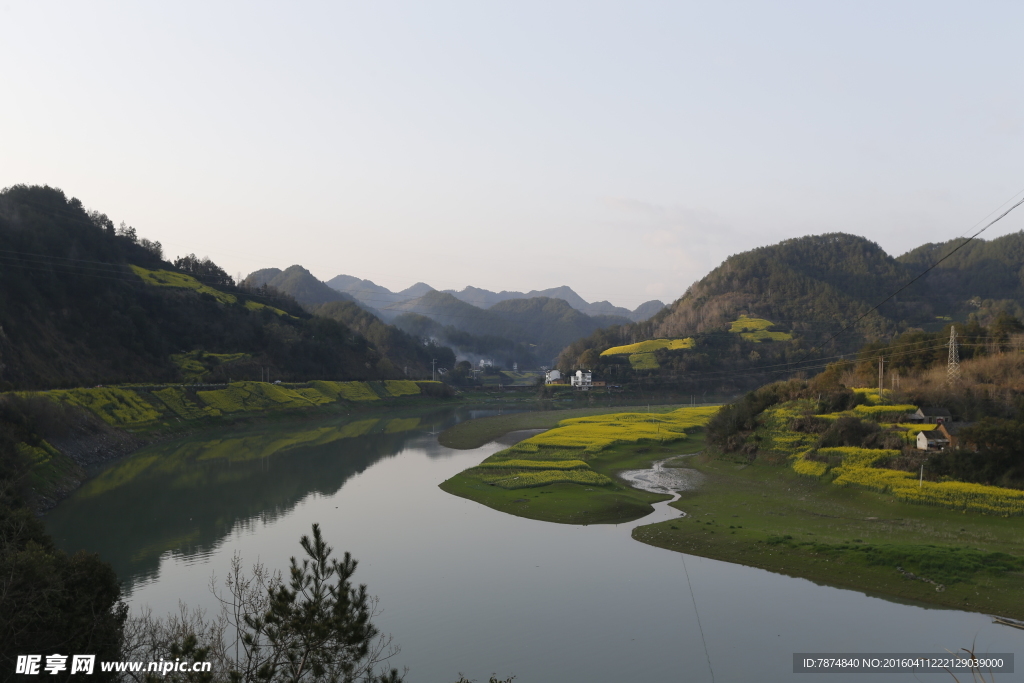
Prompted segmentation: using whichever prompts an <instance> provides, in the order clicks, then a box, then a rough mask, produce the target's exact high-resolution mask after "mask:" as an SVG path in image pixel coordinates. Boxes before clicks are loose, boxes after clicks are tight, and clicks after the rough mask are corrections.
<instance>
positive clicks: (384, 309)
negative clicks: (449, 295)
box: [327, 275, 433, 320]
mask: <svg viewBox="0 0 1024 683" xmlns="http://www.w3.org/2000/svg"><path fill="white" fill-rule="evenodd" d="M327 286H328V287H330V288H331V289H333V290H335V291H338V292H344V293H345V294H349V295H351V296H352V297H353V298H355V299H356V300H357V301H361V302H362V303H364V304H365V305H367V306H370V307H372V308H374V309H376V310H377V311H379V312H380V315H381V317H382V318H383V319H385V320H391V319H392V318H394V317H395V314H393V313H391V312H390V311H389V307H390V306H391V305H392V304H397V303H399V302H402V301H408V300H410V299H415V298H418V297H421V296H423V295H424V294H426V293H427V292H428V291H433V288H432V287H430V285H426V284H423V283H422V282H418V283H416V284H415V285H413V286H412V287H409V288H407V289H406V290H404V291H402V292H392V291H391V290H390V289H388V288H387V287H382V286H381V285H378V284H376V283H374V282H372V281H370V280H360V279H359V278H356V277H352V276H351V275H338V276H337V277H334V278H332V279H330V280H328V281H327Z"/></svg>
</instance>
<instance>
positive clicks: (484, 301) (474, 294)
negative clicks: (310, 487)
mask: <svg viewBox="0 0 1024 683" xmlns="http://www.w3.org/2000/svg"><path fill="white" fill-rule="evenodd" d="M257 272H262V271H257ZM327 285H328V286H329V287H331V288H332V289H334V290H336V291H339V292H345V293H347V294H351V295H352V296H353V297H355V298H356V299H358V300H359V301H362V302H363V303H364V304H366V305H367V306H371V307H374V308H376V309H377V310H378V311H379V315H380V316H381V317H384V318H385V319H388V320H391V319H393V318H394V317H395V316H396V315H397V313H395V312H394V311H395V310H397V309H395V308H394V307H393V304H397V303H401V302H406V301H410V300H412V299H418V298H420V297H422V296H423V295H425V294H427V293H428V292H433V291H436V290H435V289H434V288H433V287H431V286H430V285H428V284H426V283H424V282H417V283H416V284H414V285H413V286H412V287H408V288H406V289H404V290H402V291H401V292H392V291H391V290H390V289H388V288H387V287H382V286H381V285H378V284H376V283H374V282H372V281H370V280H360V279H359V278H356V277H352V276H351V275H338V276H337V277H335V278H333V279H331V280H328V281H327ZM444 293H445V294H451V295H452V296H454V297H455V298H456V299H459V300H460V301H462V302H464V303H467V304H470V305H471V306H475V307H476V308H490V307H492V306H494V305H495V304H497V303H500V302H502V301H508V300H509V299H536V298H547V299H561V300H562V301H565V302H566V303H568V304H569V305H570V306H571V307H572V308H575V309H576V310H577V311H580V312H581V313H586V314H587V315H589V316H599V315H606V316H614V317H617V318H628V319H629V320H633V321H636V322H638V321H641V320H646V319H647V318H649V317H651V316H652V315H654V313H656V312H657V311H658V310H660V309H661V308H664V306H665V304H663V303H661V302H660V301H648V302H647V303H644V304H641V305H640V307H639V308H637V309H636V310H635V311H630V310H629V309H627V308H622V307H620V306H614V305H612V304H611V303H609V302H607V301H598V302H595V303H589V302H587V301H586V300H584V299H583V297H581V296H580V295H579V294H577V293H576V292H574V291H573V290H572V288H570V287H567V286H565V285H563V286H561V287H552V288H551V289H542V290H536V289H535V290H532V291H530V292H527V293H525V294H524V293H523V292H509V291H501V292H492V291H490V290H487V289H481V288H479V287H473V286H468V287H466V288H465V289H463V290H462V291H456V290H454V289H446V290H444ZM300 301H301V299H300ZM655 307H657V308H655Z"/></svg>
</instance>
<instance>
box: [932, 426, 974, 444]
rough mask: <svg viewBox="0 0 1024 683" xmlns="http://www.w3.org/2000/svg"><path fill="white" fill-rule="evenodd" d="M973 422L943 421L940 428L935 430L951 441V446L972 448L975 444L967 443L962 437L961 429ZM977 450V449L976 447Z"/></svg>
mask: <svg viewBox="0 0 1024 683" xmlns="http://www.w3.org/2000/svg"><path fill="white" fill-rule="evenodd" d="M973 424H974V423H973V422H942V423H940V424H939V427H938V429H936V430H935V431H937V432H941V433H942V435H943V436H944V437H945V438H946V440H948V441H949V447H950V448H972V449H974V448H973V447H974V444H969V443H965V442H964V441H963V440H962V439H961V438H960V431H961V430H962V429H963V428H964V427H970V426H971V425H973ZM974 450H976V449H974Z"/></svg>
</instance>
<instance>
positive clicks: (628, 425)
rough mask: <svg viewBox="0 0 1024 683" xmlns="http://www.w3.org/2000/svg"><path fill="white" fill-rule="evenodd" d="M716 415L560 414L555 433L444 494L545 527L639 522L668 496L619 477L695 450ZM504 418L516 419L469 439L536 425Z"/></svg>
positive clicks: (516, 449) (454, 483)
mask: <svg viewBox="0 0 1024 683" xmlns="http://www.w3.org/2000/svg"><path fill="white" fill-rule="evenodd" d="M614 410H618V411H621V410H622V409H621V408H617V409H614ZM713 411H714V409H706V408H705V409H701V408H695V409H694V408H683V409H679V410H676V411H672V412H661V413H657V412H653V411H652V412H651V413H649V414H648V413H646V412H644V413H622V412H617V413H614V414H611V415H609V414H598V415H590V416H577V417H572V418H567V417H566V413H565V412H559V413H556V414H555V416H554V417H558V418H560V420H559V422H558V425H559V426H558V427H557V428H554V429H551V430H549V431H547V432H544V433H543V434H539V435H537V436H535V437H533V438H530V439H527V440H525V441H522V442H520V443H518V444H516V445H515V446H512V447H511V448H507V449H505V450H503V451H500V452H499V453H496V454H494V455H492V456H491V457H489V458H487V459H486V460H484V461H483V462H482V463H480V465H478V466H477V467H472V468H470V469H468V470H465V471H464V472H460V473H459V474H457V475H456V476H454V477H452V478H451V479H449V480H447V481H445V482H443V483H442V484H441V489H442V490H444V491H446V492H448V493H451V494H453V495H457V496H461V497H463V498H469V499H470V500H474V501H476V502H478V503H481V504H483V505H486V506H488V507H491V508H494V509H496V510H500V511H501V512H507V513H509V514H513V515H517V516H519V517H527V518H530V519H537V520H542V521H548V522H559V523H564V524H617V523H620V522H628V521H632V520H634V519H639V518H640V517H643V516H644V515H646V514H648V513H649V512H651V510H652V508H651V503H655V502H658V501H660V500H666V499H667V498H668V496H663V495H656V494H652V493H647V492H644V491H638V490H636V489H633V488H631V487H629V486H627V485H626V484H624V483H622V482H621V481H620V480H618V478H617V477H616V473H617V472H619V471H621V470H627V469H641V468H646V467H649V466H650V464H651V463H652V462H653V461H655V460H659V459H662V458H666V457H668V456H670V455H675V454H680V453H693V452H696V451H699V450H700V449H701V448H702V447H703V437H702V435H700V434H699V427H700V425H701V424H703V423H704V422H705V421H706V420H707V418H708V416H709V415H710V413H711V412H713ZM605 412H607V411H605ZM540 415H545V414H543V413H541V414H540ZM501 417H503V418H504V417H506V416H501ZM508 417H510V418H515V417H519V418H520V419H519V420H505V421H497V420H495V421H492V422H491V423H489V424H487V425H485V426H484V427H483V428H481V429H479V430H476V431H474V432H472V433H470V434H471V435H472V436H474V437H476V438H477V439H478V440H479V439H483V438H484V436H483V435H485V434H490V438H487V439H486V440H485V441H483V442H484V443H485V442H486V441H489V440H491V438H493V437H494V436H495V435H496V430H497V429H499V425H500V428H502V429H504V430H505V431H512V430H515V429H526V428H529V427H530V426H531V425H533V426H536V425H538V424H540V423H538V422H530V421H529V420H530V418H529V417H528V416H527V415H523V416H508ZM548 419H550V417H549V418H548ZM468 424H471V423H468ZM467 433H468V432H467ZM467 441H468V437H467Z"/></svg>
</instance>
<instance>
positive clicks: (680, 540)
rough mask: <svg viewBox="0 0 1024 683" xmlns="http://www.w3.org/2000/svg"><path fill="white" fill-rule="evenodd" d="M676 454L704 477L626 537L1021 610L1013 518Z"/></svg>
mask: <svg viewBox="0 0 1024 683" xmlns="http://www.w3.org/2000/svg"><path fill="white" fill-rule="evenodd" d="M685 464H686V465H687V466H692V467H694V468H695V469H697V470H699V471H700V472H702V473H704V474H705V475H706V477H707V479H706V481H705V483H704V484H703V485H702V486H701V488H700V490H698V491H691V492H685V493H683V494H682V497H681V498H680V500H679V501H677V502H675V503H673V506H674V507H677V508H679V509H680V510H683V511H686V512H687V515H688V516H687V517H682V518H680V519H678V520H671V521H667V522H662V523H659V524H652V525H647V526H640V527H637V528H636V529H635V530H634V531H633V537H634V538H635V539H637V540H639V541H642V542H644V543H648V544H650V545H655V546H658V547H662V548H667V549H669V550H675V551H677V552H685V553H688V554H692V555H700V556H702V557H710V558H713V559H717V560H723V561H726V562H735V563H737V564H744V565H748V566H753V567H760V568H762V569H768V570H770V571H774V572H779V573H782V574H788V575H790V576H797V577H802V578H806V579H810V580H812V581H815V582H817V583H821V584H826V585H830V586H837V587H840V588H850V589H855V590H862V591H865V592H867V593H875V594H879V595H885V596H889V597H898V598H903V599H909V600H918V601H922V602H929V603H934V604H939V605H945V606H948V607H954V608H958V609H964V610H969V611H979V612H988V613H992V614H999V615H1003V616H1009V617H1013V618H1018V619H1020V618H1024V571H1022V570H1024V559H1022V558H1021V556H1022V555H1024V518H1021V517H1008V518H1007V517H997V516H992V515H983V514H978V513H973V512H958V511H955V510H947V509H942V508H939V507H934V506H924V505H910V504H907V503H905V502H900V501H899V500H896V499H894V498H893V497H892V496H890V495H887V494H885V493H880V492H876V491H870V490H865V489H860V488H853V487H839V486H835V485H833V484H831V483H829V482H828V481H826V480H823V479H816V478H810V477H806V476H800V475H799V474H797V473H796V472H794V471H793V470H792V469H791V468H789V467H786V466H785V465H770V464H765V463H764V462H762V461H760V460H755V461H754V462H753V463H745V462H744V463H740V462H731V461H728V460H719V459H713V458H711V457H710V456H706V455H700V456H696V457H695V458H693V459H690V460H688V461H686V462H685ZM897 566H899V567H902V569H903V572H901V571H899V570H897ZM904 572H906V573H909V574H913V575H914V576H915V577H918V578H910V577H908V575H907V574H906V573H904ZM922 579H927V580H929V581H926V580H922ZM932 582H934V583H932ZM936 584H941V585H942V589H941V590H937V588H938V586H937V585H936Z"/></svg>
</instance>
